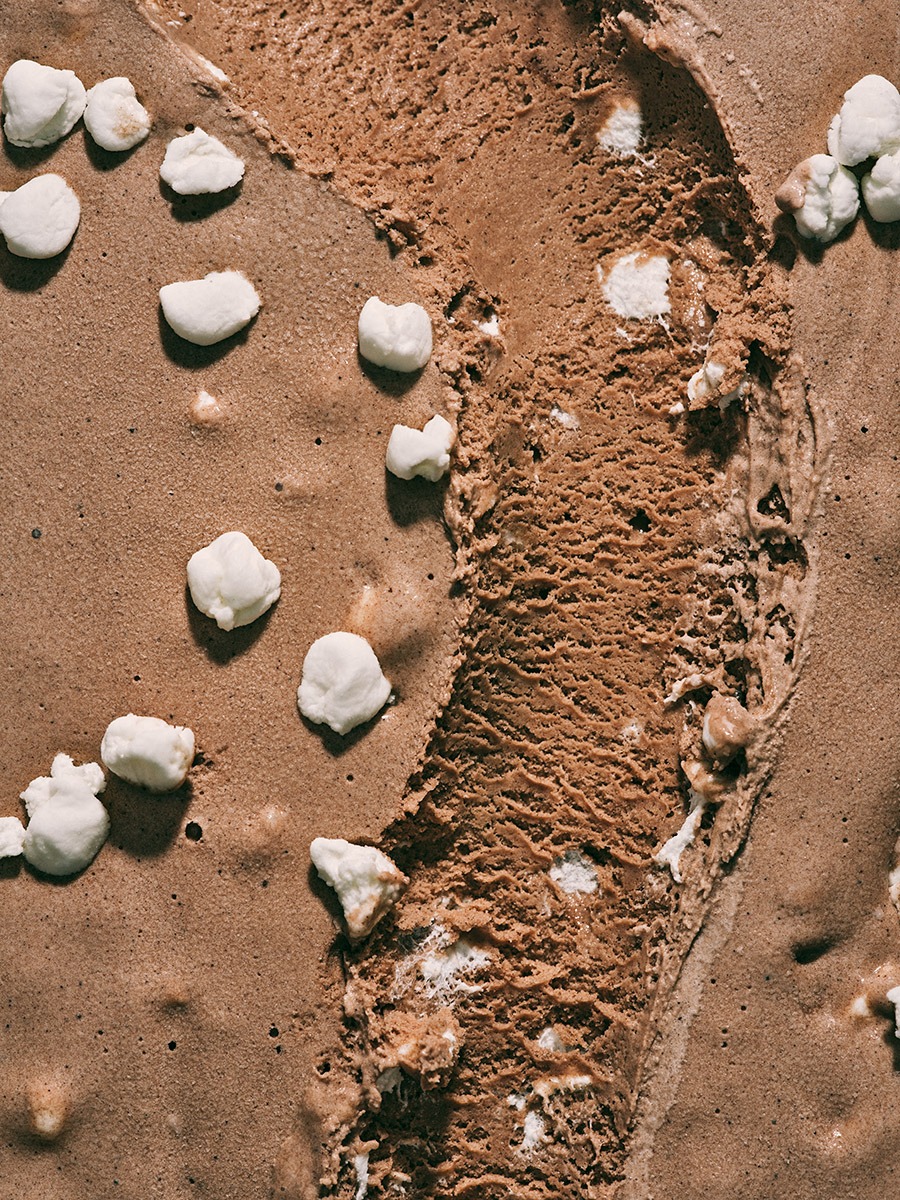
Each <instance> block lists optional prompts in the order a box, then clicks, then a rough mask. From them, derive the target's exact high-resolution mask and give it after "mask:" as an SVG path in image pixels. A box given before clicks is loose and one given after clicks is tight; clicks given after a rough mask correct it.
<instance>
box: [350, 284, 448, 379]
mask: <svg viewBox="0 0 900 1200" xmlns="http://www.w3.org/2000/svg"><path fill="white" fill-rule="evenodd" d="M431 349H432V341H431V318H430V317H429V316H428V313H427V312H426V311H425V309H424V308H422V306H421V304H412V303H408V304H385V303H384V301H383V300H379V299H378V297H377V296H370V297H369V299H368V300H367V301H366V302H365V304H364V305H363V308H362V312H361V313H360V314H359V352H360V354H361V355H362V356H363V358H364V359H366V360H367V362H370V363H374V364H375V366H376V367H387V368H388V370H389V371H402V372H408V371H418V370H419V369H420V368H421V367H424V366H425V364H426V363H427V362H428V360H429V358H431Z"/></svg>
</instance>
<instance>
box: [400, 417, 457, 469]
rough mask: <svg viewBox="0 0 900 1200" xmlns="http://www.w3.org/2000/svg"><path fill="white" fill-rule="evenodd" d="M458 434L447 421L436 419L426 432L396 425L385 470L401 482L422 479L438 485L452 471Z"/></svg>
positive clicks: (427, 426)
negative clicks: (442, 477) (452, 454)
mask: <svg viewBox="0 0 900 1200" xmlns="http://www.w3.org/2000/svg"><path fill="white" fill-rule="evenodd" d="M454 440H455V434H454V432H453V426H452V425H451V424H450V422H449V421H447V420H445V419H444V417H441V416H434V417H432V418H431V420H430V421H429V422H428V423H427V424H426V426H425V428H424V429H410V427H409V426H408V425H395V426H394V428H393V430H392V431H391V437H390V441H389V442H388V448H387V457H386V464H385V465H386V466H387V469H388V470H389V471H390V473H391V474H392V475H396V476H397V478H398V479H412V478H413V477H414V476H416V475H421V476H422V478H423V479H429V480H430V481H431V482H432V483H435V482H436V481H437V480H438V479H440V478H441V476H442V475H446V474H447V471H448V470H449V469H450V450H451V449H452V447H453V442H454Z"/></svg>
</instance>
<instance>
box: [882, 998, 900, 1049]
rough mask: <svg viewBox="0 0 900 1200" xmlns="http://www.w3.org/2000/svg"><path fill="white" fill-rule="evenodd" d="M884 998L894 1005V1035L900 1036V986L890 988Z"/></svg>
mask: <svg viewBox="0 0 900 1200" xmlns="http://www.w3.org/2000/svg"><path fill="white" fill-rule="evenodd" d="M884 998H885V1000H887V1002H888V1004H893V1006H894V1036H895V1037H898V1038H900V987H892V988H889V989H888V991H887V992H886V993H885V997H884Z"/></svg>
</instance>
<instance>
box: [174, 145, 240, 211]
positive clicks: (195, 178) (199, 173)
mask: <svg viewBox="0 0 900 1200" xmlns="http://www.w3.org/2000/svg"><path fill="white" fill-rule="evenodd" d="M159 174H160V177H161V178H162V180H163V182H164V183H167V184H168V185H169V187H170V188H171V189H172V191H173V192H178V194H179V195H180V196H200V195H208V194H210V193H212V192H224V191H227V190H228V188H233V187H236V186H237V185H238V184H239V183H240V182H241V180H242V179H243V178H244V160H243V159H241V158H238V156H237V155H236V154H235V153H234V152H233V151H231V150H229V149H228V147H227V146H226V145H225V144H224V143H223V142H220V141H219V139H218V138H216V137H213V136H212V135H211V134H208V133H205V132H204V131H203V130H202V129H193V130H191V132H190V133H187V134H185V135H184V136H183V137H177V138H173V139H172V141H171V142H169V144H168V146H167V147H166V156H165V158H164V159H163V161H162V166H161V167H160V168H159Z"/></svg>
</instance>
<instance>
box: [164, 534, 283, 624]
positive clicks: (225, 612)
mask: <svg viewBox="0 0 900 1200" xmlns="http://www.w3.org/2000/svg"><path fill="white" fill-rule="evenodd" d="M187 578H188V588H189V590H190V593H191V599H192V600H193V602H194V604H195V605H196V606H197V608H199V609H200V611H201V612H202V613H204V614H205V615H206V616H207V617H212V619H213V620H214V621H215V622H216V624H217V625H218V626H219V628H220V629H237V628H239V627H240V626H242V625H249V624H250V623H251V622H253V621H255V620H256V619H257V617H261V616H262V615H263V613H264V612H268V610H269V609H270V608H271V607H272V605H273V604H274V603H275V601H276V600H277V599H278V597H279V596H280V595H281V572H280V571H279V570H278V568H277V567H276V566H275V564H274V563H273V562H270V561H269V559H267V558H263V556H262V555H261V554H260V552H259V551H258V550H257V548H256V547H255V546H254V545H253V543H252V542H251V541H250V539H249V538H248V537H247V535H246V534H245V533H241V532H239V531H238V530H232V531H231V532H230V533H223V534H221V535H220V536H219V537H217V538H216V539H215V541H214V542H210V544H209V545H208V546H204V547H203V549H202V550H198V551H197V552H196V553H195V554H192V555H191V558H190V561H189V562H188V565H187Z"/></svg>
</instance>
